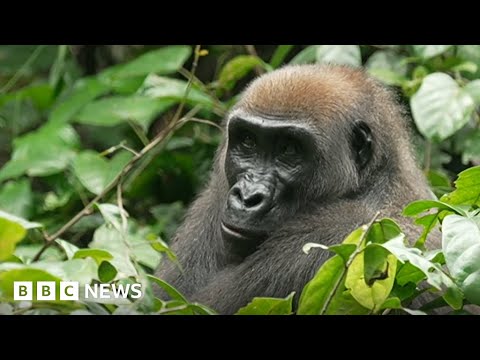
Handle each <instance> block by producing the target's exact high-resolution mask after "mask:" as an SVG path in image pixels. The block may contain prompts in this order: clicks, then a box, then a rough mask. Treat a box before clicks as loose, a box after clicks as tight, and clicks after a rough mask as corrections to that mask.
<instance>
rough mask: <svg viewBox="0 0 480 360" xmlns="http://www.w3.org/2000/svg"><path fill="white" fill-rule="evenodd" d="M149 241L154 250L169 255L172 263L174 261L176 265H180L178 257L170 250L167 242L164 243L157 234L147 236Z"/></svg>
mask: <svg viewBox="0 0 480 360" xmlns="http://www.w3.org/2000/svg"><path fill="white" fill-rule="evenodd" d="M147 240H148V241H150V245H152V248H154V249H155V250H156V251H158V252H159V253H165V254H167V256H168V258H169V259H170V261H172V262H173V263H175V264H178V259H177V256H176V255H175V254H174V252H173V251H172V250H171V249H170V247H169V246H168V244H167V243H166V242H165V241H163V240H162V239H161V238H159V237H158V236H156V235H155V234H149V235H147Z"/></svg>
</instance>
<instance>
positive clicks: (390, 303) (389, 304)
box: [380, 297, 402, 309]
mask: <svg viewBox="0 0 480 360" xmlns="http://www.w3.org/2000/svg"><path fill="white" fill-rule="evenodd" d="M380 309H402V302H401V301H400V299H399V298H398V297H391V298H388V299H387V300H385V302H384V303H383V304H382V306H381V307H380Z"/></svg>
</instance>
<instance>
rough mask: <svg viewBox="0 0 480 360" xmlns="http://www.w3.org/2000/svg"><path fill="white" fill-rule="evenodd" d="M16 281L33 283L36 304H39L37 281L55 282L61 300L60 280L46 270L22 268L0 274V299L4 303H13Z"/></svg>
mask: <svg viewBox="0 0 480 360" xmlns="http://www.w3.org/2000/svg"><path fill="white" fill-rule="evenodd" d="M16 281H32V282H33V289H32V290H33V298H32V299H33V300H32V302H34V303H35V302H37V300H36V299H37V281H54V282H55V283H56V289H57V299H59V298H60V297H59V296H58V295H59V294H58V292H59V290H60V286H59V283H60V281H61V279H60V278H58V277H56V276H53V275H51V274H49V273H48V272H46V271H44V270H40V269H33V268H22V269H12V270H7V271H3V272H0V299H3V301H13V283H14V282H16ZM41 302H42V301H41ZM43 302H44V301H43Z"/></svg>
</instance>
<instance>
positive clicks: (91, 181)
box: [73, 150, 132, 195]
mask: <svg viewBox="0 0 480 360" xmlns="http://www.w3.org/2000/svg"><path fill="white" fill-rule="evenodd" d="M131 158H132V154H131V153H129V152H126V151H122V152H119V153H118V154H116V155H115V156H114V157H113V158H112V159H111V160H107V159H105V158H104V157H102V156H100V154H98V153H96V152H94V151H91V150H86V151H82V152H81V153H80V154H78V155H77V157H76V158H75V159H74V160H73V172H74V173H75V175H76V176H77V177H78V179H79V180H80V182H81V183H82V185H83V186H85V187H86V188H87V189H88V190H89V191H91V192H92V193H94V194H97V195H98V194H100V193H101V192H102V191H103V190H104V189H105V188H106V187H107V186H108V185H109V184H110V183H111V182H112V181H113V179H114V178H115V177H116V176H117V175H118V174H119V173H120V172H121V171H122V169H123V167H124V166H125V165H126V164H127V163H128V162H129V161H130V159H131Z"/></svg>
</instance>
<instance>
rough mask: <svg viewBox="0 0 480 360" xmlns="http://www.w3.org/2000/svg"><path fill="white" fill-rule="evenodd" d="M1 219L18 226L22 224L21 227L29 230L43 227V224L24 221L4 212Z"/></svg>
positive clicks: (0, 216) (0, 213)
mask: <svg viewBox="0 0 480 360" xmlns="http://www.w3.org/2000/svg"><path fill="white" fill-rule="evenodd" d="M0 218H3V219H6V220H9V221H12V222H15V223H17V224H20V225H21V226H23V227H24V228H25V229H27V230H30V229H36V228H39V227H42V226H43V225H42V224H39V223H36V222H31V221H27V220H25V219H22V218H21V217H18V216H15V215H12V214H9V213H6V212H5V211H2V210H0Z"/></svg>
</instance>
